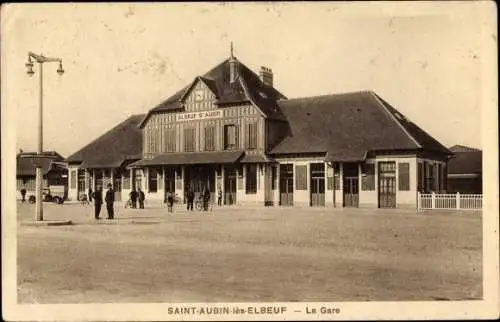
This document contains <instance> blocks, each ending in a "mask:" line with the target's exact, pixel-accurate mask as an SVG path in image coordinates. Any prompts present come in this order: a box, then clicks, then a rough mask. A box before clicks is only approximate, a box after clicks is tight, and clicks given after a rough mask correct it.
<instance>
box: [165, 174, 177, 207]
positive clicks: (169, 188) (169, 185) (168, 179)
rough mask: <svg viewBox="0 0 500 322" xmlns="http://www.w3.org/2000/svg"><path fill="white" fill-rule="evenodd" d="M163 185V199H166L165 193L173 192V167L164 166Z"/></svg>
mask: <svg viewBox="0 0 500 322" xmlns="http://www.w3.org/2000/svg"><path fill="white" fill-rule="evenodd" d="M163 187H165V189H164V191H165V192H164V193H165V196H164V200H167V193H169V192H173V193H175V169H174V168H166V169H165V177H164V178H163Z"/></svg>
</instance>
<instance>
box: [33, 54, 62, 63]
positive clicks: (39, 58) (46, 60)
mask: <svg viewBox="0 0 500 322" xmlns="http://www.w3.org/2000/svg"><path fill="white" fill-rule="evenodd" d="M28 55H29V56H30V57H31V58H33V59H35V60H36V61H37V62H38V63H50V62H59V63H60V62H62V59H61V58H53V57H45V56H42V55H37V54H35V53H32V52H29V53H28Z"/></svg>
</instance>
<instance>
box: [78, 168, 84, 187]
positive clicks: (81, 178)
mask: <svg viewBox="0 0 500 322" xmlns="http://www.w3.org/2000/svg"><path fill="white" fill-rule="evenodd" d="M78 191H85V171H84V170H78Z"/></svg>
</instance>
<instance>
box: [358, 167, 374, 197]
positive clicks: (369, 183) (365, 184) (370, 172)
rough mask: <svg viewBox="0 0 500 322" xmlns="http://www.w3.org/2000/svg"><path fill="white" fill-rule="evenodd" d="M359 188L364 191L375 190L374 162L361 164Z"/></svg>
mask: <svg viewBox="0 0 500 322" xmlns="http://www.w3.org/2000/svg"><path fill="white" fill-rule="evenodd" d="M361 189H362V190H365V191H372V190H375V164H372V163H367V164H364V165H363V173H362V177H361Z"/></svg>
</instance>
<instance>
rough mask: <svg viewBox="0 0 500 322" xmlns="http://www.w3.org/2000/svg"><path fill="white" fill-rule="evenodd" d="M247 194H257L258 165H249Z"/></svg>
mask: <svg viewBox="0 0 500 322" xmlns="http://www.w3.org/2000/svg"><path fill="white" fill-rule="evenodd" d="M245 190H246V191H245V192H246V193H247V194H254V193H257V165H256V164H249V165H247V175H246V185H245Z"/></svg>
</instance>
